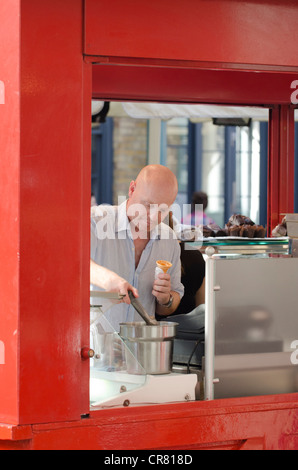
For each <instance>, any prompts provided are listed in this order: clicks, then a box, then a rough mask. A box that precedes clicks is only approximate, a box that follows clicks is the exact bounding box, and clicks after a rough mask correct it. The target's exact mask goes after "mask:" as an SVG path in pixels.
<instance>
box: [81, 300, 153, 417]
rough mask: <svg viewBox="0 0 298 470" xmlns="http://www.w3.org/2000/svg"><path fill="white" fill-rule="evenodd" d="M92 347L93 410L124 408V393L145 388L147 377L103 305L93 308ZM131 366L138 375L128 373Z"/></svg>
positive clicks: (91, 380) (91, 397)
mask: <svg viewBox="0 0 298 470" xmlns="http://www.w3.org/2000/svg"><path fill="white" fill-rule="evenodd" d="M90 346H91V349H93V351H94V357H93V358H92V359H90V405H91V407H93V408H94V407H103V406H117V405H121V404H122V401H123V400H120V401H119V399H118V398H119V396H120V394H123V393H124V392H131V391H132V390H135V389H137V388H139V387H141V386H142V385H143V384H144V383H145V380H146V375H145V371H144V369H143V368H142V366H141V365H140V364H139V363H138V361H137V359H136V358H135V357H134V356H133V354H132V353H131V351H130V350H129V349H128V348H127V346H126V344H125V343H124V341H122V338H121V337H120V335H119V334H118V333H117V332H116V331H115V330H114V328H113V327H112V325H111V324H110V323H109V321H108V320H107V318H106V317H105V315H104V313H103V312H102V310H101V307H100V306H93V307H91V308H90ZM127 363H129V364H130V367H132V368H133V370H135V371H137V373H135V374H130V373H128V372H127Z"/></svg>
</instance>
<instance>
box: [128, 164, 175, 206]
mask: <svg viewBox="0 0 298 470" xmlns="http://www.w3.org/2000/svg"><path fill="white" fill-rule="evenodd" d="M135 184H136V188H137V189H138V190H140V191H145V190H146V189H152V192H153V193H154V194H155V198H156V199H158V200H155V201H154V200H152V201H150V202H152V203H156V204H161V203H165V204H168V205H172V204H173V202H174V201H175V199H176V196H177V193H178V182H177V178H176V176H175V175H174V173H173V172H172V171H171V170H170V169H169V168H167V167H166V166H163V165H147V166H145V167H144V168H142V170H141V171H140V173H139V174H138V176H137V178H136V180H135Z"/></svg>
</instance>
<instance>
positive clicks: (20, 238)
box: [0, 0, 298, 449]
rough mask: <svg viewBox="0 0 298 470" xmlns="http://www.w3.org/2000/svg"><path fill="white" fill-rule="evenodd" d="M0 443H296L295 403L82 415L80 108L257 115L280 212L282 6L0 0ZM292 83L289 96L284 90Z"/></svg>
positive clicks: (272, 215) (85, 125)
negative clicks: (261, 114) (223, 107)
mask: <svg viewBox="0 0 298 470" xmlns="http://www.w3.org/2000/svg"><path fill="white" fill-rule="evenodd" d="M0 18H1V26H0V155H1V158H0V181H1V190H2V191H1V198H0V233H1V244H0V259H1V265H0V298H1V307H0V423H1V424H0V449H10V448H12V449H59V448H63V449H92V448H93V449H158V448H164V449H202V448H231V449H236V448H242V449H245V448H246V449H253V448H259V449H261V448H266V449H288V448H298V432H297V427H298V426H297V422H298V409H297V407H298V395H297V394H289V395H276V396H265V397H250V398H239V399H225V400H215V401H210V402H206V401H205V402H194V403H181V404H175V405H173V404H172V405H158V406H146V407H135V408H134V407H130V408H123V409H113V410H104V411H96V412H91V411H90V410H89V362H88V360H85V359H84V358H83V357H82V354H81V352H82V350H83V349H84V348H85V347H88V346H89V243H90V235H89V209H90V173H91V169H90V166H91V163H90V150H91V133H90V122H91V99H92V97H94V98H100V99H106V100H142V101H143V100H149V101H161V102H177V103H219V104H239V105H250V106H265V107H268V108H269V109H270V120H269V139H268V141H269V159H268V162H269V165H268V167H269V175H268V176H269V177H268V182H269V183H268V201H269V207H268V229H269V231H270V229H271V228H272V227H273V226H274V225H276V224H277V222H278V221H279V220H280V216H281V214H282V213H284V212H293V201H294V105H293V103H292V101H293V99H291V96H293V95H292V93H293V91H294V90H293V86H292V84H293V82H294V81H295V80H297V79H298V59H297V44H298V30H297V22H298V5H297V3H296V2H294V1H292V0H273V1H271V2H264V1H262V0H246V1H237V0H225V1H223V0H213V1H211V2H205V1H204V0H185V1H184V2H180V1H179V0H161V1H159V2H154V1H152V0H144V1H142V2H138V1H135V0H128V1H125V2H123V1H122V0H112V1H111V0H109V1H107V0H101V1H100V2H99V1H97V0H85V1H83V0H51V1H48V0H44V1H43V2H40V0H6V1H5V2H1V3H0ZM291 86H292V88H291Z"/></svg>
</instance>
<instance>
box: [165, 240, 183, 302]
mask: <svg viewBox="0 0 298 470" xmlns="http://www.w3.org/2000/svg"><path fill="white" fill-rule="evenodd" d="M173 245H174V250H173V258H172V261H171V262H172V264H173V266H172V267H171V271H170V272H169V274H170V275H171V290H172V291H174V292H177V293H178V294H179V296H180V299H181V298H182V297H183V294H184V286H183V284H182V282H181V261H180V246H179V243H178V241H177V240H173Z"/></svg>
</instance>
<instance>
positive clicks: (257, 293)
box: [214, 256, 298, 398]
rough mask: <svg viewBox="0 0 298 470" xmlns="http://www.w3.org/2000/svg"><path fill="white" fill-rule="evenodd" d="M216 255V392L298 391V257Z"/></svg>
mask: <svg viewBox="0 0 298 470" xmlns="http://www.w3.org/2000/svg"><path fill="white" fill-rule="evenodd" d="M214 261H215V271H214V273H215V280H214V285H216V286H218V287H217V288H216V292H215V293H214V296H215V358H214V377H215V378H216V379H218V383H215V385H214V397H215V398H228V397H240V396H253V395H267V394H278V393H292V392H298V367H297V353H296V350H297V349H298V315H297V270H298V259H295V258H290V257H279V258H258V257H256V258H254V257H241V256H239V257H238V258H237V259H229V258H228V257H222V256H221V257H220V258H217V259H216V258H215V260H214ZM283 279H286V280H287V282H283Z"/></svg>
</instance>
